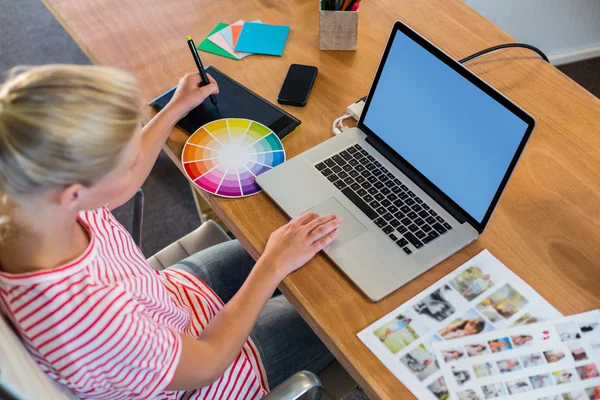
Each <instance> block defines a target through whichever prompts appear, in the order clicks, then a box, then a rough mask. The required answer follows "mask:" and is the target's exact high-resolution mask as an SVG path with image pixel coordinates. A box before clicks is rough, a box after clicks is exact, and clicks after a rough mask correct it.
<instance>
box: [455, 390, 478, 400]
mask: <svg viewBox="0 0 600 400" xmlns="http://www.w3.org/2000/svg"><path fill="white" fill-rule="evenodd" d="M456 394H457V395H458V400H481V398H480V397H479V396H478V395H477V393H476V392H475V391H474V390H473V389H469V390H463V391H462V392H458V393H456Z"/></svg>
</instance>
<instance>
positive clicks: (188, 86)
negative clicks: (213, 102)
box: [108, 72, 219, 210]
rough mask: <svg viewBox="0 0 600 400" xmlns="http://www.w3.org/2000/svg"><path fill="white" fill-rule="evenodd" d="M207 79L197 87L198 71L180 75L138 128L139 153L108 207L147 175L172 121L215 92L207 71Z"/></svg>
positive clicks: (126, 195)
mask: <svg viewBox="0 0 600 400" xmlns="http://www.w3.org/2000/svg"><path fill="white" fill-rule="evenodd" d="M208 79H209V80H210V81H211V84H210V85H206V86H202V87H199V86H198V84H199V83H201V78H200V74H199V73H197V72H196V73H192V74H187V75H186V76H184V77H183V78H181V79H180V80H179V84H178V85H177V89H176V90H175V93H174V94H173V98H172V99H171V101H169V104H167V106H166V107H165V108H163V109H162V110H161V111H160V112H159V113H158V114H156V115H155V116H154V118H152V119H151V120H150V122H148V123H147V124H146V125H145V126H144V127H143V128H142V140H141V145H140V149H139V152H140V153H139V154H140V155H139V159H138V161H137V163H136V165H135V167H134V169H133V171H132V179H131V183H130V184H129V187H128V188H127V190H126V191H124V192H123V193H122V194H121V195H120V196H119V197H118V198H116V199H114V200H113V201H111V202H110V203H109V204H108V207H109V208H110V209H111V210H113V209H115V208H117V207H119V206H121V205H123V204H125V203H126V202H127V201H129V199H131V198H132V197H133V195H134V194H135V193H136V192H137V191H138V189H139V188H140V187H141V186H142V184H143V183H144V181H145V180H146V178H148V175H149V174H150V171H151V170H152V167H153V166H154V163H155V162H156V159H157V158H158V154H159V153H160V150H161V148H162V146H163V145H164V144H165V141H166V140H167V137H168V136H169V134H170V133H171V130H173V127H174V126H175V124H176V123H177V122H178V121H179V120H180V119H181V118H183V117H185V116H186V115H187V113H188V112H190V110H192V109H194V108H195V107H196V106H198V105H199V104H201V103H202V102H203V101H204V99H206V98H207V97H208V96H209V95H211V94H217V93H219V88H218V86H217V83H216V82H215V80H214V79H213V78H212V77H211V76H210V75H208Z"/></svg>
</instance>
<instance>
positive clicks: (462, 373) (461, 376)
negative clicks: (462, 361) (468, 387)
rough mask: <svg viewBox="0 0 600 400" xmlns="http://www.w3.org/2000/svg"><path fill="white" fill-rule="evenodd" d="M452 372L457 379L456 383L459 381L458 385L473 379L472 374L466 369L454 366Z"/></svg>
mask: <svg viewBox="0 0 600 400" xmlns="http://www.w3.org/2000/svg"><path fill="white" fill-rule="evenodd" d="M452 374H453V375H454V379H455V380H456V383H458V386H462V385H464V384H465V383H467V382H468V381H470V380H471V374H470V373H469V371H467V370H466V369H457V368H456V367H452Z"/></svg>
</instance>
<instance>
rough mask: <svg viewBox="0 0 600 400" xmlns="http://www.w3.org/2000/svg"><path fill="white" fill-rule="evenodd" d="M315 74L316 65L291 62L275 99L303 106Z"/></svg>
mask: <svg viewBox="0 0 600 400" xmlns="http://www.w3.org/2000/svg"><path fill="white" fill-rule="evenodd" d="M316 76H317V67H311V66H309V65H300V64H292V65H291V66H290V69H289V70H288V73H287V76H286V77H285V80H284V81H283V86H281V91H280V92H279V96H278V97H277V101H278V102H279V103H281V104H289V105H293V106H305V105H306V101H307V100H308V95H309V94H310V90H311V88H312V85H313V82H314V81H315V77H316Z"/></svg>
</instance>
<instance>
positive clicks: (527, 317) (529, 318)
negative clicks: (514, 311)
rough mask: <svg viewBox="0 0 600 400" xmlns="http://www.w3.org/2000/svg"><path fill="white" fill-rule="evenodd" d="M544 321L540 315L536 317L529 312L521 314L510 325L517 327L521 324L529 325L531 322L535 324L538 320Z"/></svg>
mask: <svg viewBox="0 0 600 400" xmlns="http://www.w3.org/2000/svg"><path fill="white" fill-rule="evenodd" d="M541 321H543V319H542V318H539V317H534V316H533V315H531V314H529V313H525V314H523V315H522V316H520V317H519V318H517V320H516V321H515V322H513V323H512V325H510V327H511V328H512V327H515V326H520V325H529V324H535V323H537V322H541Z"/></svg>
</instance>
